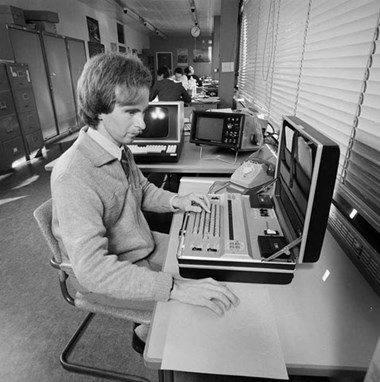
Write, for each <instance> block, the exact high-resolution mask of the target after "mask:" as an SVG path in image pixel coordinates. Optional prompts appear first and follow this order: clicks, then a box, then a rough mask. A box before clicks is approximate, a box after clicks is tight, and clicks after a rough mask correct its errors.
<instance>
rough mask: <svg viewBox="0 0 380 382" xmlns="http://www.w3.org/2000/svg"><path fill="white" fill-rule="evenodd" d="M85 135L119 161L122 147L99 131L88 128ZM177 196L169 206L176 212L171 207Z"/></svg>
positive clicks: (171, 199) (173, 208) (172, 198)
mask: <svg viewBox="0 0 380 382" xmlns="http://www.w3.org/2000/svg"><path fill="white" fill-rule="evenodd" d="M87 134H88V135H89V137H90V138H92V139H93V140H94V141H95V142H96V143H98V144H99V145H100V146H102V147H103V148H104V150H106V151H108V152H109V153H110V154H111V155H112V156H114V157H115V158H117V159H118V160H119V161H120V160H121V156H122V153H123V151H124V149H123V146H121V147H119V146H117V145H115V144H114V143H113V142H111V141H110V140H109V139H108V138H106V137H105V136H104V135H102V134H100V133H99V131H97V130H95V129H94V128H92V127H89V128H88V130H87ZM177 196H178V194H176V195H173V196H172V197H171V198H170V202H169V203H170V206H171V207H172V210H173V211H174V212H175V211H178V209H177V208H175V207H174V206H173V200H174V198H176V197H177Z"/></svg>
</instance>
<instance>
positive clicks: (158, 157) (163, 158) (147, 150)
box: [128, 144, 181, 163]
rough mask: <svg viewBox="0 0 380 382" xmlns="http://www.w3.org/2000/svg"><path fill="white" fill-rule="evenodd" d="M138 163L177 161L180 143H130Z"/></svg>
mask: <svg viewBox="0 0 380 382" xmlns="http://www.w3.org/2000/svg"><path fill="white" fill-rule="evenodd" d="M128 147H129V149H130V150H131V152H132V154H133V156H134V158H135V161H136V163H156V162H177V161H178V159H179V156H180V153H181V146H180V145H162V144H161V145H128Z"/></svg>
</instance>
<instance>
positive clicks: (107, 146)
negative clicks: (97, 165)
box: [87, 127, 124, 161]
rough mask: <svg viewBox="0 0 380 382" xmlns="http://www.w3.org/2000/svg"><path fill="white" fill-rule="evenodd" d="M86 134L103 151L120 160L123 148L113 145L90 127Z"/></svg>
mask: <svg viewBox="0 0 380 382" xmlns="http://www.w3.org/2000/svg"><path fill="white" fill-rule="evenodd" d="M87 134H88V135H89V137H90V138H92V139H93V140H94V141H95V142H96V143H97V144H99V145H100V146H102V147H103V149H104V150H106V151H108V152H109V153H110V154H111V155H112V156H114V157H115V158H117V159H118V160H119V161H120V160H121V155H122V153H123V150H124V149H123V146H121V147H119V146H117V145H115V143H113V142H112V141H110V140H109V139H108V138H106V137H105V136H104V135H102V134H100V133H99V131H97V130H95V129H94V128H92V127H89V128H88V130H87Z"/></svg>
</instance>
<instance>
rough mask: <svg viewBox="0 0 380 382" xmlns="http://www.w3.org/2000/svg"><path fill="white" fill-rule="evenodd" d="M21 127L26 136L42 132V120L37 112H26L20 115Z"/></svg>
mask: <svg viewBox="0 0 380 382" xmlns="http://www.w3.org/2000/svg"><path fill="white" fill-rule="evenodd" d="M18 117H19V119H20V127H21V131H22V132H23V133H24V134H29V133H31V132H33V131H37V130H40V128H41V127H40V120H39V118H38V114H37V110H32V111H26V112H24V113H19V116H18Z"/></svg>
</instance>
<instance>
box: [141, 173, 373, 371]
mask: <svg viewBox="0 0 380 382" xmlns="http://www.w3.org/2000/svg"><path fill="white" fill-rule="evenodd" d="M213 180H216V179H215V178H186V177H185V178H182V180H181V186H180V189H179V192H180V193H184V194H186V193H188V192H190V191H196V192H205V191H207V189H208V188H209V186H210V184H211V183H212V181H213ZM181 221H182V215H181V214H176V215H175V216H174V218H173V222H172V227H171V237H170V242H169V248H168V257H167V259H166V263H165V265H164V270H165V271H168V272H173V273H174V272H176V273H178V265H177V261H176V258H175V253H176V248H177V246H178V235H177V233H178V231H179V227H180V224H181ZM326 270H328V271H329V272H330V276H329V277H327V279H325V281H323V279H322V277H323V275H324V274H325V272H326ZM243 285H244V287H245V288H247V289H248V288H255V284H243ZM266 287H267V288H268V291H269V295H270V298H271V302H272V305H273V309H274V312H275V315H276V317H275V318H276V323H277V327H278V332H279V335H280V340H281V344H282V351H283V354H284V359H285V363H286V366H287V369H288V373H289V375H314V376H329V377H333V376H340V375H350V376H352V377H360V378H362V377H363V376H364V374H365V372H366V370H367V368H368V366H369V362H370V360H371V357H372V354H373V352H374V350H375V347H376V343H377V340H378V338H379V333H380V299H379V297H378V296H377V295H376V294H375V292H374V291H373V290H372V289H371V287H370V286H369V285H368V283H367V282H366V281H365V279H364V278H363V277H362V276H361V274H360V272H359V271H358V270H357V269H356V268H355V266H354V265H353V264H352V263H351V261H350V260H349V258H348V257H347V256H346V255H345V254H344V252H343V251H342V249H341V248H340V247H339V246H338V244H337V243H336V241H335V240H334V238H333V237H332V236H331V235H330V233H329V232H326V236H325V241H324V244H323V248H322V253H321V257H320V260H319V261H318V262H317V263H315V264H300V265H299V266H297V269H296V271H295V276H294V279H293V281H292V282H291V283H290V284H288V285H267V286H266ZM172 304H173V302H170V301H169V302H166V303H163V302H160V303H158V304H157V305H156V307H155V310H154V315H153V320H152V324H151V328H150V333H149V337H148V341H147V344H146V348H145V352H144V361H145V364H146V366H148V367H150V368H156V369H159V368H160V365H161V361H162V356H163V352H164V346H165V337H166V334H167V331H168V326H169V325H168V324H169V321H170V318H171V311H172V306H173V305H172ZM258 308H259V307H258ZM226 330H228V329H227V328H226ZM199 335H200V336H203V335H204V333H202V325H201V324H200V327H199ZM236 341H239V338H236ZM252 356H254V355H252ZM231 362H232V361H231ZM168 374H169V375H168ZM165 375H166V376H169V377H170V376H171V373H170V372H165V374H164V376H165Z"/></svg>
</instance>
